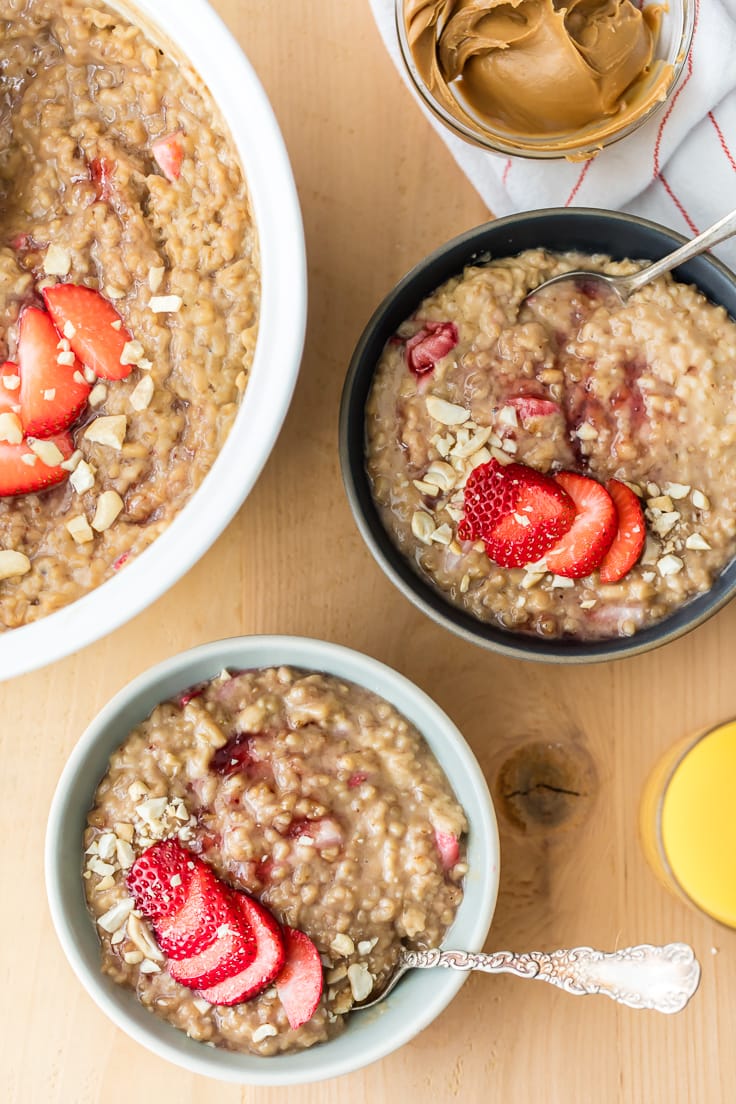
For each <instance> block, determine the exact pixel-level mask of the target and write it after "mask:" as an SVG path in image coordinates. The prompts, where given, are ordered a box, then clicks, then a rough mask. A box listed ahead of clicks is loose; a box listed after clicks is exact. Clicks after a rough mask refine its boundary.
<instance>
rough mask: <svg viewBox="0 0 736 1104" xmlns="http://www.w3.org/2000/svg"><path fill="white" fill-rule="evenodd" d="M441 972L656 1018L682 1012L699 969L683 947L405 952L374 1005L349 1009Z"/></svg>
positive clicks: (378, 1001) (695, 985)
mask: <svg viewBox="0 0 736 1104" xmlns="http://www.w3.org/2000/svg"><path fill="white" fill-rule="evenodd" d="M434 966H444V967H445V968H447V969H450V970H482V971H484V973H487V974H516V976H517V977H521V978H530V979H533V980H535V981H547V982H549V984H550V985H556V986H557V988H558V989H564V990H565V992H566V993H573V994H574V995H575V996H587V995H591V994H595V993H602V994H603V995H604V996H606V997H610V998H611V999H612V1000H615V1001H617V1002H618V1003H619V1004H625V1005H627V1006H628V1007H629V1008H648V1009H652V1010H653V1011H655V1012H681V1011H682V1009H683V1008H684V1007H685V1005H686V1004H687V1002H688V1001H689V1000H690V998H691V997H692V995H693V993H694V992H695V990H696V989H697V988H698V984H699V982H700V964H699V963H698V960H697V958H696V957H695V952H694V951H693V949H692V947H689V946H688V945H687V943H668V944H667V945H666V946H664V947H653V946H651V945H650V944H648V943H644V944H642V945H641V946H639V947H625V948H623V949H622V950H620V951H611V952H608V953H606V952H604V951H594V950H593V948H592V947H574V948H572V949H571V950H567V951H550V952H549V953H548V954H546V953H544V952H543V951H529V952H528V953H527V954H514V953H513V952H512V951H496V952H495V953H494V954H481V953H475V954H473V953H470V952H467V951H440V950H437V949H434V950H429V951H408V950H406V949H404V948H402V950H401V952H400V954H399V961H398V964H397V967H396V970H395V972H394V973H393V974H392V976H391V978H390V979H389V982H388V985H386V986H385V987H384V988H383V990H382V991H381V993H380V994H379V995H378V996H377V997H375V998H374V999H373V1000H372V1001H367V1002H366V1003H364V1004H356V1005H353V1009H352V1011H354V1012H362V1011H363V1009H365V1008H373V1007H374V1006H375V1005H377V1004H380V1003H381V1001H383V1000H385V999H386V997H387V996H388V995H389V993H390V992H392V990H393V989H394V988H395V986H396V985H397V984H398V982H399V981H400V980H401V978H402V977H403V976H404V974H405V973H406V972H407V970H413V969H427V968H431V967H434Z"/></svg>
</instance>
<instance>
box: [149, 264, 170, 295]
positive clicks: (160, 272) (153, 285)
mask: <svg viewBox="0 0 736 1104" xmlns="http://www.w3.org/2000/svg"><path fill="white" fill-rule="evenodd" d="M165 271H166V269H165V268H164V266H163V265H151V267H150V268H149V270H148V286H149V288H150V289H151V291H152V292H156V291H158V289H159V288H160V287H161V283H162V281H163V278H164V272H165Z"/></svg>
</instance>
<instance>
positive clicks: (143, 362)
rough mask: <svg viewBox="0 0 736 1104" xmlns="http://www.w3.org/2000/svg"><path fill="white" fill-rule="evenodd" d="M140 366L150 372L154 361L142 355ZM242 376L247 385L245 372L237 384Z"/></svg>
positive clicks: (142, 370)
mask: <svg viewBox="0 0 736 1104" xmlns="http://www.w3.org/2000/svg"><path fill="white" fill-rule="evenodd" d="M138 367H139V368H140V370H141V372H150V371H151V369H152V368H153V361H152V360H149V359H148V357H141V359H140V360H139V361H138ZM240 376H243V387H245V373H244V372H240V374H239V375H238V378H237V379H236V380H235V386H236V387H237V386H238V379H240ZM242 389H243V388H242V387H241V388H240V390H241V391H242Z"/></svg>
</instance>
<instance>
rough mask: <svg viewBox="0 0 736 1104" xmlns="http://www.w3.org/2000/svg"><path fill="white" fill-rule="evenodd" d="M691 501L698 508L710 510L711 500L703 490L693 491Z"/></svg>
mask: <svg viewBox="0 0 736 1104" xmlns="http://www.w3.org/2000/svg"><path fill="white" fill-rule="evenodd" d="M690 501H691V502H692V504H693V506H694V507H695V509H696V510H710V500H709V498H708V496H707V495H704V494H703V492H702V491H693V493H692V494H691V495H690Z"/></svg>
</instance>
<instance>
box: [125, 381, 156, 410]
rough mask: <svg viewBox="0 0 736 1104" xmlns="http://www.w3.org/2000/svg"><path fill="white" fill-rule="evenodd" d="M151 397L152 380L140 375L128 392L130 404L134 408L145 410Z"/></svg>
mask: <svg viewBox="0 0 736 1104" xmlns="http://www.w3.org/2000/svg"><path fill="white" fill-rule="evenodd" d="M152 398H153V380H152V379H151V377H150V376H142V377H141V379H139V380H138V383H137V384H136V385H135V387H134V388H133V390H132V391H131V393H130V405H131V406H132V407H133V409H134V410H145V409H146V408H147V407H148V406H150V403H151V399H152Z"/></svg>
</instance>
